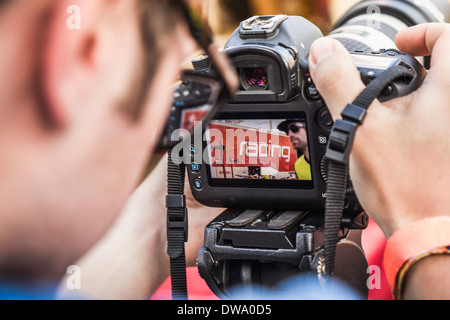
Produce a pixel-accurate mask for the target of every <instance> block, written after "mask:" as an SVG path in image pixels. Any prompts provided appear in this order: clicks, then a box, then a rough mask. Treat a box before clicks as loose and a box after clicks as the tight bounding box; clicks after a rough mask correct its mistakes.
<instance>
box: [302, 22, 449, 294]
mask: <svg viewBox="0 0 450 320" xmlns="http://www.w3.org/2000/svg"><path fill="white" fill-rule="evenodd" d="M396 43H397V46H398V47H399V49H400V50H402V51H405V52H408V53H410V54H412V55H430V54H432V61H431V68H430V70H429V72H428V75H427V78H426V79H425V81H424V83H423V85H422V87H421V88H420V89H419V90H417V91H416V92H413V93H412V94H410V95H408V96H406V97H402V98H399V99H395V100H392V101H389V102H388V103H383V104H382V103H380V102H379V101H375V102H374V103H373V104H372V105H371V107H370V109H369V111H368V116H367V118H366V121H365V123H364V125H363V126H361V127H360V128H359V129H358V131H357V133H356V137H355V143H354V146H353V150H352V153H351V157H350V177H351V178H352V181H353V185H354V186H355V190H356V193H357V195H358V199H359V200H360V202H361V204H362V206H363V207H364V209H365V210H366V212H367V213H368V214H369V215H370V216H371V217H372V218H373V220H374V221H375V222H377V224H378V225H379V226H380V227H381V229H382V230H383V231H384V234H385V236H386V238H387V239H389V238H390V237H391V235H392V234H393V233H394V232H396V231H397V230H399V229H402V228H404V227H405V226H407V225H408V224H410V223H413V222H415V221H420V220H422V219H424V218H427V217H433V216H450V197H448V195H449V194H450V183H449V181H450V144H449V143H448V139H447V138H443V137H449V136H450V126H449V123H450V105H449V101H450V77H449V74H450V63H449V62H448V52H450V25H448V24H437V23H434V24H424V25H418V26H415V27H412V28H409V29H407V30H405V31H403V32H401V33H399V34H398V36H397V38H396ZM311 53H312V54H311V58H310V67H311V74H312V77H313V79H314V81H315V83H316V86H317V88H318V90H319V92H320V93H321V94H322V96H323V98H324V99H325V101H326V103H327V106H328V107H329V108H330V111H331V113H332V115H333V117H334V118H335V119H336V118H340V113H341V111H342V110H343V108H344V107H345V106H346V105H347V104H348V103H352V101H353V100H354V99H355V98H356V97H357V96H358V95H359V93H361V92H362V90H363V89H364V85H363V83H362V82H361V79H360V75H359V73H358V71H357V69H356V67H355V65H354V63H353V61H352V59H351V57H350V55H349V54H348V52H347V51H346V49H345V48H344V47H343V46H342V45H341V44H340V43H338V42H337V41H333V40H331V39H321V40H318V41H317V42H316V43H315V44H313V46H312V49H311ZM429 232H430V233H431V232H433V230H430V231H429ZM430 249H431V248H430ZM427 260H428V261H427ZM448 270H450V269H449V265H448V259H442V260H441V259H438V258H436V259H435V258H427V259H426V260H424V261H423V262H420V264H418V265H417V268H414V270H411V272H410V274H409V277H408V281H410V283H409V284H408V286H407V287H406V289H405V290H406V292H405V296H406V297H415V295H416V294H419V293H420V294H421V297H422V298H427V297H429V298H436V297H438V296H437V295H441V296H440V297H441V298H446V299H448V298H450V296H449V295H448V291H447V290H448V287H450V279H449V277H448V276H445V277H444V274H445V273H446V272H448ZM439 279H441V280H440V281H439ZM445 281H446V282H445ZM418 288H420V292H419V291H418V290H419V289H418ZM446 291H447V292H446Z"/></svg>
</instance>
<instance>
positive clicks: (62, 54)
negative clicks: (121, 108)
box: [41, 0, 142, 127]
mask: <svg viewBox="0 0 450 320" xmlns="http://www.w3.org/2000/svg"><path fill="white" fill-rule="evenodd" d="M76 3H77V4H76V5H73V1H69V0H59V1H57V2H56V3H55V10H54V11H53V15H52V17H51V21H50V23H49V25H48V31H47V38H46V39H45V43H44V45H43V50H44V51H43V65H42V66H43V68H42V77H43V78H41V79H42V81H43V91H44V92H43V94H44V98H45V100H46V106H45V107H46V108H47V109H48V110H46V113H47V114H48V116H49V117H50V121H51V123H53V124H54V125H56V126H57V127H64V126H67V125H68V124H70V123H71V121H72V119H74V118H75V117H76V116H77V114H78V113H79V112H84V111H86V110H89V109H90V108H97V109H99V108H102V107H105V106H108V107H109V108H111V107H112V106H116V105H117V103H120V102H121V101H122V100H123V99H125V98H126V96H127V94H129V90H130V89H131V83H132V82H133V79H134V78H135V77H136V71H137V66H138V63H139V61H140V58H141V55H142V53H141V51H140V50H141V44H140V38H139V30H138V23H137V20H136V19H137V15H136V8H135V6H136V4H135V1H130V0H116V1H107V0H96V1H92V0H78V1H77V2H76ZM85 109H86V110H85Z"/></svg>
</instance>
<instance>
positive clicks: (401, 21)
mask: <svg viewBox="0 0 450 320" xmlns="http://www.w3.org/2000/svg"><path fill="white" fill-rule="evenodd" d="M449 20H450V4H449V3H448V2H447V1H446V0H429V1H413V0H404V1H399V0H386V1H375V0H364V1H361V2H359V3H358V4H356V5H355V6H354V7H352V8H351V9H350V10H349V11H347V13H346V14H345V15H344V16H343V17H342V18H341V19H340V21H338V23H337V25H336V27H335V28H334V30H333V31H332V32H331V34H330V35H329V37H331V38H335V39H337V40H339V41H340V42H341V43H342V44H343V45H344V46H345V47H346V48H347V49H348V50H349V51H378V50H379V49H386V48H395V42H394V39H395V36H396V35H397V33H398V32H399V31H401V30H403V29H406V28H407V27H409V26H413V25H416V24H420V23H425V22H445V21H449Z"/></svg>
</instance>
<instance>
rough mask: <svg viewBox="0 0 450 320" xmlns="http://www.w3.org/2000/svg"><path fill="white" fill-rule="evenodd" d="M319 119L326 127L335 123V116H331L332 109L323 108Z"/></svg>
mask: <svg viewBox="0 0 450 320" xmlns="http://www.w3.org/2000/svg"><path fill="white" fill-rule="evenodd" d="M319 121H320V123H321V124H323V125H324V126H326V127H329V126H331V125H333V118H332V117H331V114H330V111H328V109H323V110H322V111H320V114H319Z"/></svg>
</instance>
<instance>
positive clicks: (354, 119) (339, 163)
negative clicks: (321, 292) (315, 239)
mask: <svg viewBox="0 0 450 320" xmlns="http://www.w3.org/2000/svg"><path fill="white" fill-rule="evenodd" d="M413 76H414V72H413V71H412V70H410V69H408V68H406V67H404V66H401V65H398V66H395V67H392V68H390V69H388V70H386V71H384V72H383V73H382V74H380V75H379V76H378V77H377V78H375V79H374V80H373V81H372V82H370V84H369V85H368V86H367V87H366V89H365V90H364V91H363V92H362V93H361V94H360V95H359V96H358V97H357V98H356V100H355V101H354V102H353V103H352V104H349V105H347V106H346V107H345V109H344V111H343V112H342V113H341V116H342V120H336V122H335V123H334V126H333V128H332V130H331V134H330V139H329V143H328V147H327V152H326V158H327V159H328V184H327V199H326V202H325V242H324V258H325V275H327V276H332V275H333V273H334V264H335V255H336V247H337V243H338V240H339V239H338V238H339V231H340V229H341V221H342V217H343V211H344V207H345V193H346V190H347V184H348V181H347V180H348V172H349V158H350V152H351V149H352V146H353V142H354V138H355V133H356V129H357V128H358V127H359V126H360V125H362V124H363V122H364V119H365V117H366V114H367V109H368V108H369V106H370V105H371V104H372V102H373V101H374V100H375V99H376V98H377V97H378V96H379V95H380V93H381V92H382V91H383V89H384V88H386V87H387V86H388V85H389V84H390V83H391V82H392V81H394V80H396V79H399V78H402V77H407V78H412V77H413Z"/></svg>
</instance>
